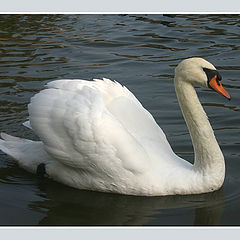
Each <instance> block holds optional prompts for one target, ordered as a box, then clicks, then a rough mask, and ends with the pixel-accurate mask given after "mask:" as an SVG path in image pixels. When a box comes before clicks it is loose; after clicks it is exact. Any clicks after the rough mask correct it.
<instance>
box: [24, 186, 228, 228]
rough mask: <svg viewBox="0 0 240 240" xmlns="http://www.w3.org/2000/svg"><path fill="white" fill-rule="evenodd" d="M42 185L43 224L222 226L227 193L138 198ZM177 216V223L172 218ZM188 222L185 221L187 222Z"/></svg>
mask: <svg viewBox="0 0 240 240" xmlns="http://www.w3.org/2000/svg"><path fill="white" fill-rule="evenodd" d="M47 186H48V187H47V188H46V183H44V184H43V185H41V183H40V185H39V188H40V190H41V191H44V198H45V199H46V200H44V201H42V200H41V201H36V202H31V203H30V205H29V207H30V208H31V209H34V210H36V211H39V209H44V210H45V211H46V216H45V217H44V218H42V219H41V220H40V221H39V224H40V225H84V226H86V225H87V226H89V225H111V226H121V225H131V226H133V225H135V226H141V225H152V226H155V225H189V224H190V223H191V221H193V222H194V225H219V224H220V219H221V216H222V213H223V210H224V200H225V199H224V194H223V190H220V191H217V192H214V193H211V194H201V195H198V196H196V195H195V196H194V195H191V196H166V197H135V196H123V195H118V194H108V193H98V192H91V191H79V190H75V189H70V188H65V187H63V188H65V189H64V193H65V194H64V195H63V194H62V191H59V187H62V186H59V185H58V184H56V183H49V182H48V184H47ZM171 215H176V216H177V218H176V220H175V221H174V220H172V219H169V216H171ZM184 219H185V220H184Z"/></svg>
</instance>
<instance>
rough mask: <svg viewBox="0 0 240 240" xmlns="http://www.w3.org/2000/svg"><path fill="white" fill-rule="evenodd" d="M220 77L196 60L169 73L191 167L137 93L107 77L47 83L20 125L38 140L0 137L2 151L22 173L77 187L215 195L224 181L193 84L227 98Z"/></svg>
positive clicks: (218, 155)
mask: <svg viewBox="0 0 240 240" xmlns="http://www.w3.org/2000/svg"><path fill="white" fill-rule="evenodd" d="M220 80H221V77H220V75H219V73H218V72H217V71H216V69H215V67H214V66H213V65H212V64H211V63H209V62H207V61H206V60H204V59H202V58H189V59H186V60H184V61H182V62H181V63H180V64H179V65H178V66H177V68H176V70H175V79H174V81H175V89H176V93H177V97H178V100H179V103H180V107H181V109H182V112H183V115H184V118H185V120H186V123H187V126H188V128H189V131H190V135H191V139H192V143H193V146H194V153H195V160H194V165H192V164H190V163H189V162H187V161H185V160H184V159H182V158H180V157H178V156H177V155H176V154H175V153H174V152H173V151H172V149H171V147H170V145H169V143H168V141H167V139H166V137H165V135H164V133H163V131H162V129H161V128H160V127H159V126H158V125H157V124H156V122H155V120H154V119H153V117H152V115H151V114H150V113H149V112H148V111H147V110H146V109H144V108H143V106H142V105H141V103H140V102H139V101H138V100H137V99H136V98H135V96H134V95H133V94H132V93H131V92H130V91H129V90H128V89H127V88H126V87H123V86H121V85H120V84H119V83H117V82H113V81H110V80H108V79H103V80H94V81H85V80H58V81H53V82H50V83H48V84H47V89H45V90H42V91H40V93H38V94H36V95H35V96H34V97H33V98H32V99H31V103H30V104H29V105H28V110H29V122H26V123H25V124H24V125H25V126H27V127H29V128H31V129H33V131H34V132H35V133H36V134H37V135H38V136H39V138H40V139H41V141H31V140H27V139H21V138H16V137H12V136H9V135H7V134H5V133H2V134H1V136H2V138H3V140H2V139H1V140H0V149H1V150H2V151H3V152H5V153H7V154H8V155H10V156H12V157H13V158H15V159H16V160H17V162H18V163H19V165H20V166H21V167H23V168H24V169H26V170H28V171H31V172H33V173H37V174H38V175H47V176H48V177H50V178H52V179H54V180H56V181H59V182H61V183H64V184H66V185H69V186H72V187H75V188H79V189H89V190H97V191H103V192H115V193H120V194H130V195H148V196H150V195H151V196H153V195H173V194H198V193H204V192H210V191H214V190H217V189H219V188H220V187H221V186H222V184H223V181H224V176H225V164H224V157H223V154H222V152H221V150H220V147H219V145H218V143H217V141H216V139H215V136H214V133H213V130H212V128H211V125H210V123H209V121H208V119H207V116H206V114H205V112H204V110H203V108H202V106H201V104H200V102H199V100H198V97H197V94H196V92H195V90H194V86H195V85H200V86H203V87H210V88H212V89H214V90H216V91H217V92H219V93H221V94H222V95H223V96H225V97H226V98H228V99H230V96H229V94H228V93H227V92H226V90H225V89H224V88H223V87H222V85H221V83H220Z"/></svg>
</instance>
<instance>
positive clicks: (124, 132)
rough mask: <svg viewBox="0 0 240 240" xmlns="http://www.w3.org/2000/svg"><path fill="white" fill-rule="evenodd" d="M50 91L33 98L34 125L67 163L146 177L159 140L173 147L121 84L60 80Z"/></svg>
mask: <svg viewBox="0 0 240 240" xmlns="http://www.w3.org/2000/svg"><path fill="white" fill-rule="evenodd" d="M47 87H48V89H45V90H43V91H41V92H40V93H38V94H36V95H35V96H34V97H33V98H32V99H31V103H30V104H29V114H30V117H29V120H30V124H31V127H32V128H33V130H34V131H35V132H36V134H37V135H38V136H39V137H40V139H41V140H42V141H43V143H44V145H45V149H46V151H47V152H48V153H49V154H50V155H51V156H53V157H54V158H55V159H57V160H59V161H60V162H62V163H63V164H66V165H68V166H71V167H75V168H76V167H77V168H81V169H83V170H85V171H92V170H93V171H94V169H96V168H97V169H98V170H99V169H101V170H102V171H104V172H106V173H107V172H108V169H111V172H112V171H113V170H114V169H116V171H117V169H120V168H124V169H125V170H127V171H132V172H142V171H144V172H146V169H148V167H149V164H150V163H151V161H152V159H151V158H150V157H149V154H150V149H152V146H153V149H154V146H155V145H156V141H159V140H161V141H162V142H163V149H167V148H169V144H168V143H167V141H166V137H165V135H164V133H163V132H162V130H161V129H160V128H159V127H158V126H157V125H156V123H155V121H154V119H153V118H152V116H151V114H150V113H148V112H147V111H146V110H145V109H144V108H143V107H142V105H141V104H140V103H139V101H138V100H137V99H136V98H135V97H134V95H133V94H132V93H131V92H130V91H128V90H127V89H126V88H125V87H122V86H121V85H120V84H118V83H116V82H112V81H110V80H107V79H104V81H102V80H96V81H84V80H58V81H53V82H50V83H49V84H48V85H47ZM134 120H135V123H134ZM143 124H145V127H144V126H143ZM153 126H154V127H153ZM152 127H153V129H152ZM150 145H152V146H150ZM155 149H156V151H158V150H159V147H158V146H157V145H156V146H155ZM157 149H158V150H157ZM166 152H167V151H166ZM156 154H157V153H156ZM115 174H116V173H115Z"/></svg>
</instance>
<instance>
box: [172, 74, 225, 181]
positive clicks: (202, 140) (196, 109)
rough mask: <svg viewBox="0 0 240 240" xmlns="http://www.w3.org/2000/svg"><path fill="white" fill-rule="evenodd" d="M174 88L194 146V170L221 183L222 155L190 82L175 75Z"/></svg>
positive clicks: (223, 169)
mask: <svg viewBox="0 0 240 240" xmlns="http://www.w3.org/2000/svg"><path fill="white" fill-rule="evenodd" d="M175 89H176V93H177V97H178V101H179V104H180V107H181V109H182V113H183V116H184V119H185V121H186V123H187V126H188V129H189V132H190V136H191V139H192V143H193V147H194V155H195V159H194V170H195V171H197V172H200V173H201V174H202V175H204V176H209V177H211V178H215V180H216V182H218V183H215V185H216V184H219V185H222V182H223V180H224V176H225V164H224V157H223V154H222V152H221V149H220V147H219V145H218V143H217V140H216V138H215V136H214V132H213V129H212V127H211V125H210V123H209V121H208V118H207V116H206V113H205V111H204V110H203V107H202V105H201V103H200V102H199V99H198V96H197V93H196V91H195V89H194V87H193V85H192V84H190V83H188V82H185V81H182V80H180V79H178V78H177V77H175Z"/></svg>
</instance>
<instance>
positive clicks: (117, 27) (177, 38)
mask: <svg viewBox="0 0 240 240" xmlns="http://www.w3.org/2000/svg"><path fill="white" fill-rule="evenodd" d="M239 27H240V16H239V15H134V14H130V15H126V14H124V15H0V52H1V58H0V131H4V132H7V133H9V134H12V135H15V136H20V137H25V138H31V139H37V137H36V136H34V135H33V133H31V131H29V130H28V129H26V128H24V127H23V126H22V125H21V124H22V122H24V121H25V120H26V118H27V116H28V113H27V104H28V103H29V99H30V98H31V97H32V96H33V95H34V94H35V93H37V92H38V91H39V90H41V89H42V88H43V86H44V84H46V83H47V82H49V81H51V80H55V79H63V78H64V79H67V78H82V79H92V78H102V77H107V78H111V79H114V80H117V81H119V82H120V83H122V84H124V85H126V86H127V87H128V88H129V89H130V90H131V91H132V92H133V93H134V94H135V95H136V96H137V98H138V99H139V100H140V101H141V102H142V104H143V105H144V106H145V108H147V109H148V110H149V111H150V112H151V113H152V114H153V116H154V118H155V119H156V121H157V122H158V124H159V125H160V126H161V128H162V129H163V130H164V132H165V133H166V135H167V138H168V140H169V142H170V143H171V146H172V148H173V149H174V151H175V152H176V153H177V154H178V155H180V156H181V157H183V158H185V159H187V160H188V161H190V162H193V148H192V145H191V140H190V136H189V133H188V130H187V128H186V125H185V122H184V120H183V117H182V115H181V112H180V108H179V106H178V102H177V99H176V96H175V92H174V86H173V74H174V68H175V67H176V65H177V64H178V63H179V62H180V61H181V60H182V59H184V58H187V57H191V56H199V57H203V58H206V59H207V60H209V61H210V62H212V63H213V64H214V65H215V66H216V67H217V69H218V70H219V71H220V73H221V75H222V76H223V83H224V85H225V87H226V89H227V91H228V92H229V93H230V95H231V97H232V100H231V101H230V102H229V101H227V100H226V99H224V98H223V97H221V96H219V95H218V94H216V93H213V92H212V91H210V90H207V89H202V88H198V89H197V92H198V95H199V98H200V100H201V102H202V103H203V106H204V108H205V110H206V112H207V114H208V116H209V119H210V121H211V124H212V126H213V129H214V131H215V134H216V137H217V139H218V142H219V144H220V146H221V148H222V151H223V153H224V155H225V159H226V170H227V171H226V179H225V182H224V185H223V187H222V188H221V189H220V190H219V191H216V192H214V193H208V194H201V195H192V196H168V197H133V196H122V195H118V194H107V193H99V192H91V191H82V190H77V189H72V188H70V187H67V186H64V185H61V184H59V183H56V182H53V181H51V180H48V179H44V180H39V179H38V178H37V177H36V176H35V175H32V174H30V173H27V172H26V171H24V170H22V169H20V168H19V167H18V166H17V164H16V163H15V162H14V161H13V160H12V159H11V158H10V157H8V156H6V155H5V154H3V153H2V152H1V153H0V159H1V160H0V181H1V184H0V196H1V197H0V212H1V215H0V225H78V226H86V225H87V226H94V225H101V226H102V225H111V226H112V225H119V226H123V225H136V226H143V225H153V226H163V225H168V226H174V225H190V226H192V225H239V224H240V218H239V215H240V189H239V183H240V177H239V171H240V157H239V144H240V140H239V139H240V128H239V117H240V115H239V111H240V108H239V103H240V94H239V89H240V81H239V76H240V66H239V56H240V47H239V41H240V33H239V29H240V28H239Z"/></svg>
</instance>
